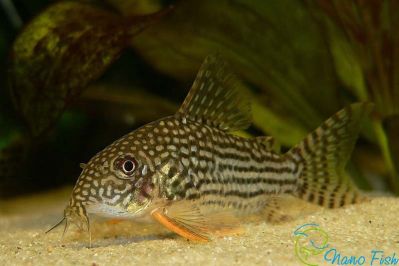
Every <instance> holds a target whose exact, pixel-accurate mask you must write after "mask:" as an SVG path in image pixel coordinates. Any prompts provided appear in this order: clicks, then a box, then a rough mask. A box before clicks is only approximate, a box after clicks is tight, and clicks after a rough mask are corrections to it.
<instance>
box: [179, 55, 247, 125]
mask: <svg viewBox="0 0 399 266" xmlns="http://www.w3.org/2000/svg"><path fill="white" fill-rule="evenodd" d="M243 86H244V85H243V84H242V83H241V82H240V81H239V80H238V79H237V78H236V77H235V76H234V75H233V74H232V72H230V71H228V69H227V65H226V63H225V62H224V61H223V60H221V59H220V58H219V57H218V56H214V55H212V56H208V57H207V58H206V59H205V61H204V63H203V64H202V66H201V68H200V70H199V72H198V74H197V77H196V79H195V81H194V83H193V85H192V87H191V90H190V92H189V93H188V95H187V97H186V99H185V100H184V102H183V104H182V106H181V107H180V109H179V111H178V112H177V115H178V116H179V117H182V118H186V119H188V120H191V121H197V122H201V123H205V124H207V125H210V126H212V127H217V128H219V129H221V130H225V131H235V130H242V129H246V128H247V127H248V126H249V125H250V124H251V108H250V103H249V100H248V97H245V94H244V89H243Z"/></svg>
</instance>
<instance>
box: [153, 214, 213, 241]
mask: <svg viewBox="0 0 399 266" xmlns="http://www.w3.org/2000/svg"><path fill="white" fill-rule="evenodd" d="M151 215H152V217H154V219H155V220H157V221H158V222H159V223H161V224H162V225H163V226H165V227H166V228H168V229H169V230H171V231H172V232H175V233H176V234H178V235H180V236H182V237H184V238H186V239H188V240H191V241H194V242H208V241H209V239H208V238H207V237H206V236H204V235H202V234H201V233H199V232H194V231H193V230H190V229H189V228H187V227H186V226H184V224H181V223H179V222H178V221H176V220H173V219H171V218H169V217H168V216H166V215H165V214H163V213H162V211H160V210H155V211H153V212H152V213H151Z"/></svg>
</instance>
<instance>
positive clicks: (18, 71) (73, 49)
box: [9, 2, 128, 136]
mask: <svg viewBox="0 0 399 266" xmlns="http://www.w3.org/2000/svg"><path fill="white" fill-rule="evenodd" d="M126 25H127V24H126V23H125V22H124V20H121V19H120V18H118V17H116V16H114V15H113V14H110V13H108V12H105V11H103V10H100V9H97V8H95V7H92V6H88V5H84V4H80V3H76V2H60V3H57V4H55V5H53V6H51V7H50V8H48V9H47V10H45V11H44V12H42V13H41V14H40V15H39V16H37V17H36V18H35V19H34V20H33V21H32V22H31V23H30V24H28V25H27V26H26V27H25V28H24V30H23V32H21V34H20V35H19V36H18V37H17V39H16V41H15V43H14V45H13V47H12V61H11V67H10V75H9V78H10V84H11V91H12V96H13V100H14V103H15V105H16V107H17V109H18V111H19V112H20V113H21V115H22V116H23V118H24V119H25V120H26V122H27V125H28V127H29V129H30V132H31V134H32V135H33V136H39V135H41V134H43V133H45V132H46V131H47V130H48V129H50V128H51V126H52V125H53V124H54V123H55V121H56V120H57V119H58V117H59V116H60V115H61V113H62V112H63V110H64V109H65V107H66V105H67V104H68V103H70V102H71V101H73V100H74V99H75V98H76V97H77V96H78V95H79V94H80V93H81V91H82V89H84V88H85V87H86V86H87V84H88V83H89V82H91V81H93V80H95V79H97V78H98V77H99V76H100V75H101V74H102V73H103V72H104V71H105V70H106V69H107V67H108V66H109V65H110V64H111V63H112V62H113V61H114V60H115V59H116V58H117V57H118V56H119V55H120V53H121V52H122V50H123V49H124V48H125V47H126V44H127V38H128V31H127V27H126Z"/></svg>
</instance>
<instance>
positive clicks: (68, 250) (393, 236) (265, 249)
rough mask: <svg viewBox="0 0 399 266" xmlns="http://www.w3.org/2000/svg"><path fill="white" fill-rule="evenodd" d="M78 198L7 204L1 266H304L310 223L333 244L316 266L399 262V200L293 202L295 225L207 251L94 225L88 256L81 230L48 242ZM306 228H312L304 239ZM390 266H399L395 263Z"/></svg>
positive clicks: (220, 242) (56, 196)
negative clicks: (328, 204)
mask: <svg viewBox="0 0 399 266" xmlns="http://www.w3.org/2000/svg"><path fill="white" fill-rule="evenodd" d="M70 190H71V188H66V189H62V190H59V191H55V192H52V193H47V194H42V195H37V196H31V197H24V198H19V199H15V200H12V201H0V265H135V264H140V265H172V264H173V265H210V264H212V265H304V264H302V263H301V262H300V260H299V258H298V255H297V254H296V252H295V240H297V241H298V243H300V244H301V243H302V244H301V245H302V246H304V245H306V244H305V243H309V239H306V238H301V239H299V240H298V238H297V237H295V236H294V234H293V233H294V231H295V230H296V229H297V228H298V227H299V226H301V225H304V224H309V223H315V224H318V225H319V226H317V228H319V229H320V230H321V231H322V232H325V233H326V235H327V236H328V247H326V249H324V250H323V252H324V253H321V254H319V255H312V256H310V257H308V258H306V256H305V255H304V253H299V256H302V259H304V258H305V259H304V260H305V261H307V262H309V263H310V262H312V263H314V264H318V265H332V264H331V261H330V262H328V261H326V258H327V259H329V258H330V259H332V258H333V255H334V254H333V253H332V252H333V251H331V252H330V253H329V255H328V256H327V257H326V258H325V257H324V256H325V252H326V251H327V250H331V249H335V250H336V253H335V254H340V256H341V257H340V258H341V262H342V259H343V257H344V256H347V257H350V256H356V259H359V258H360V259H361V261H362V260H363V259H362V258H361V257H362V256H363V257H364V260H365V262H364V263H363V265H382V264H381V262H383V263H384V262H387V260H385V261H380V260H377V257H383V256H384V257H388V256H390V257H394V258H398V257H399V220H398V211H399V199H397V198H375V199H373V200H371V201H370V202H366V203H362V204H358V205H355V206H349V207H346V208H342V209H336V210H326V209H322V208H319V207H314V206H310V205H308V204H305V203H302V202H300V201H296V200H295V201H293V200H288V201H287V202H286V206H287V213H289V214H291V215H292V216H293V217H295V218H294V219H293V220H291V221H288V222H284V223H280V224H270V223H266V222H264V221H262V220H261V221H256V222H250V223H245V224H244V225H243V228H244V230H245V232H244V233H243V234H241V235H239V236H227V237H221V238H216V239H214V240H213V241H212V242H210V243H206V244H196V243H190V242H187V241H186V240H184V239H182V238H180V237H178V236H176V235H174V234H172V233H169V232H167V231H166V230H164V229H163V228H162V227H161V226H159V225H157V224H137V223H133V222H130V221H123V222H117V223H111V222H109V221H96V222H94V223H93V225H92V228H93V229H92V235H93V247H92V248H88V237H87V235H86V234H85V233H82V232H79V231H78V230H76V229H75V228H72V229H71V230H70V231H69V232H68V234H67V235H66V236H65V238H64V239H63V240H61V235H62V228H58V229H56V230H54V231H53V232H51V233H49V234H44V232H45V231H46V229H48V228H49V227H50V226H51V225H53V224H54V223H55V222H57V221H58V220H59V218H60V216H61V213H62V210H63V207H64V206H65V204H66V202H67V198H68V196H69V193H70ZM306 228H309V226H305V227H303V228H302V229H300V230H299V231H298V232H302V231H304V230H306ZM301 230H302V231H301ZM320 230H316V231H313V235H310V233H307V235H308V237H312V239H316V240H315V241H316V242H317V241H322V239H321V238H320V235H317V234H316V235H314V233H315V232H316V233H317V232H320ZM298 236H300V235H298ZM302 236H303V235H302ZM320 243H321V242H320ZM373 250H374V252H376V253H374V254H375V257H374V260H373V259H372V255H373V253H372V252H373ZM380 251H381V252H380ZM394 253H396V254H394ZM361 261H360V262H361ZM334 265H337V261H335V264H334ZM352 265H353V264H352ZM383 265H395V260H394V259H392V258H391V259H390V263H389V264H388V263H385V264H383ZM398 265H399V263H398Z"/></svg>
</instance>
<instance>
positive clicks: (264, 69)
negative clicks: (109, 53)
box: [132, 0, 340, 144]
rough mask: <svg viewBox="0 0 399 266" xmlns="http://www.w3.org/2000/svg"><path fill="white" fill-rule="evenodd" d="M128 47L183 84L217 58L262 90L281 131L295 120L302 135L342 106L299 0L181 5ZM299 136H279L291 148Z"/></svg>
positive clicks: (323, 50)
mask: <svg viewBox="0 0 399 266" xmlns="http://www.w3.org/2000/svg"><path fill="white" fill-rule="evenodd" d="M287 14H290V15H289V16H287ZM132 45H133V47H134V48H135V49H136V50H137V51H139V53H140V54H141V55H142V56H143V57H144V58H145V59H146V60H147V61H149V62H150V63H151V65H153V66H154V67H155V68H156V69H158V70H160V71H162V72H164V73H167V74H169V75H171V76H173V77H176V78H178V79H179V80H184V81H188V80H192V79H193V77H194V75H195V73H196V71H197V70H198V67H199V65H200V63H201V61H202V60H203V59H204V58H205V57H206V56H207V55H208V54H211V53H215V52H216V53H220V54H221V55H222V57H224V58H226V59H227V60H228V61H229V62H230V63H231V65H232V67H233V68H234V70H235V71H236V72H237V73H238V74H239V76H241V77H243V78H244V80H246V81H248V82H249V83H251V84H252V85H254V86H255V87H256V88H257V89H258V90H259V91H260V95H261V97H260V100H261V104H262V105H263V107H264V108H265V110H267V113H268V114H272V113H277V114H278V115H275V116H274V117H275V119H274V121H277V119H278V126H277V127H279V128H280V129H281V130H282V131H284V132H290V131H291V129H292V128H293V127H292V126H291V124H290V122H292V121H295V124H297V125H301V128H300V129H299V131H302V129H307V130H310V129H314V128H316V127H317V126H318V125H319V124H320V123H321V122H322V120H323V119H325V118H327V117H328V116H329V115H331V114H333V113H334V112H336V111H337V110H338V109H339V108H340V106H339V99H338V97H337V95H338V93H337V92H336V88H337V87H338V86H337V84H336V81H337V80H336V79H334V76H335V73H334V66H333V64H332V61H331V55H330V53H329V51H328V48H329V47H328V46H327V45H326V43H325V41H324V40H323V37H322V35H321V34H320V29H319V28H318V26H317V23H315V21H314V20H313V19H312V16H311V15H310V14H309V12H308V10H307V8H306V6H304V5H303V4H302V3H301V2H299V1H288V0H283V1H267V2H265V1H263V0H252V1H244V0H233V1H227V0H221V1H211V0H205V1H193V0H188V1H179V2H177V3H176V7H175V10H173V12H171V13H170V14H169V15H168V16H167V17H165V18H164V19H163V20H162V21H160V22H159V23H157V24H154V25H152V26H151V27H149V28H147V29H146V30H145V31H143V32H142V33H141V34H140V35H138V36H137V37H136V38H134V39H133V40H132ZM280 114H282V115H280ZM283 117H290V119H289V120H286V119H283ZM265 122H266V121H264V119H255V124H256V126H257V127H259V128H262V129H265V130H268V132H265V133H271V131H270V129H271V128H273V127H274V126H273V125H271V124H269V125H267V126H265V125H262V124H259V123H265ZM284 124H286V126H284ZM266 127H268V128H267V129H266ZM298 135H300V134H299V133H298V134H297V133H294V134H293V135H292V136H291V137H290V136H289V134H282V135H280V136H277V138H281V139H279V141H280V142H281V143H283V144H292V143H295V142H296V141H298V139H297V138H298Z"/></svg>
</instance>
